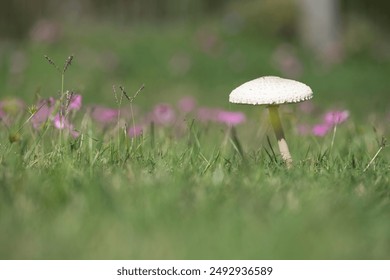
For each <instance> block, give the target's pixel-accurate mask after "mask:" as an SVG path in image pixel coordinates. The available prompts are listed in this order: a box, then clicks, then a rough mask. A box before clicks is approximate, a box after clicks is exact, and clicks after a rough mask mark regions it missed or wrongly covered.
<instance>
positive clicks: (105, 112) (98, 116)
mask: <svg viewBox="0 0 390 280" xmlns="http://www.w3.org/2000/svg"><path fill="white" fill-rule="evenodd" d="M91 117H92V119H94V120H95V121H97V122H99V123H101V124H108V123H112V122H115V121H116V120H117V118H118V110H115V109H111V108H107V107H102V106H96V107H94V108H93V109H92V114H91Z"/></svg>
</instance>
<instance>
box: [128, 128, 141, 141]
mask: <svg viewBox="0 0 390 280" xmlns="http://www.w3.org/2000/svg"><path fill="white" fill-rule="evenodd" d="M142 133H143V128H142V126H140V125H135V126H130V127H129V128H128V129H127V135H129V137H130V138H135V137H137V136H140V135H142Z"/></svg>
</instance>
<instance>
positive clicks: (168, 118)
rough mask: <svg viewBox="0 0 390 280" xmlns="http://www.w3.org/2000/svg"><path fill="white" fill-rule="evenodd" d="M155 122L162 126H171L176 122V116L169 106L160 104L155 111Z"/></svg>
mask: <svg viewBox="0 0 390 280" xmlns="http://www.w3.org/2000/svg"><path fill="white" fill-rule="evenodd" d="M152 118H153V121H154V122H155V123H158V124H162V125H169V124H172V123H173V122H174V121H175V118H176V114H175V111H174V110H173V109H172V107H171V105H169V104H158V105H156V106H155V107H154V109H153V116H152Z"/></svg>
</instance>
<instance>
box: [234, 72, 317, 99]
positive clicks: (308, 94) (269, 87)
mask: <svg viewBox="0 0 390 280" xmlns="http://www.w3.org/2000/svg"><path fill="white" fill-rule="evenodd" d="M312 97H313V91H312V90H311V88H310V87H309V86H307V85H305V84H303V83H301V82H297V81H294V80H289V79H283V78H280V77H275V76H265V77H261V78H257V79H254V80H252V81H249V82H246V83H245V84H242V85H241V86H239V87H238V88H236V89H234V90H233V91H232V92H231V93H230V95H229V102H231V103H239V104H253V105H257V104H269V105H272V104H284V103H298V102H301V101H305V100H308V99H311V98H312Z"/></svg>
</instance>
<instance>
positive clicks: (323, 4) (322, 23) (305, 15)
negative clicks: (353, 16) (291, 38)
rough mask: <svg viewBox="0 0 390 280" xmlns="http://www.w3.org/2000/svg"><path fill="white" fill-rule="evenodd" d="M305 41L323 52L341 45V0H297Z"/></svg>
mask: <svg viewBox="0 0 390 280" xmlns="http://www.w3.org/2000/svg"><path fill="white" fill-rule="evenodd" d="M297 1H298V4H299V9H300V13H301V14H300V17H299V18H300V36H301V38H302V40H303V43H304V44H305V45H306V46H308V47H310V48H311V49H313V50H314V51H315V52H317V53H319V54H321V53H324V52H328V51H329V49H332V48H334V46H336V45H338V46H339V45H340V44H339V43H340V35H341V34H340V31H341V28H340V3H339V0H297Z"/></svg>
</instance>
